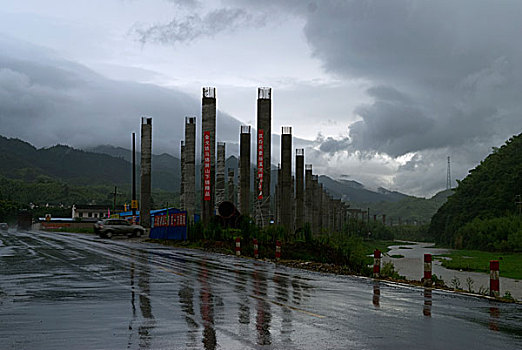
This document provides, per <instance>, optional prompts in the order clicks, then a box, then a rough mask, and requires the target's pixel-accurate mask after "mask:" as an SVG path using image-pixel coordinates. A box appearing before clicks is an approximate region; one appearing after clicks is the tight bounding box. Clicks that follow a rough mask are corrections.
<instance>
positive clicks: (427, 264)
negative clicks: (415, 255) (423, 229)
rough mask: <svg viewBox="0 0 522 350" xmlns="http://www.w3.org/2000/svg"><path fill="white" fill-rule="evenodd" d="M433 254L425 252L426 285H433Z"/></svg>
mask: <svg viewBox="0 0 522 350" xmlns="http://www.w3.org/2000/svg"><path fill="white" fill-rule="evenodd" d="M431 269H432V260H431V254H424V285H425V286H431Z"/></svg>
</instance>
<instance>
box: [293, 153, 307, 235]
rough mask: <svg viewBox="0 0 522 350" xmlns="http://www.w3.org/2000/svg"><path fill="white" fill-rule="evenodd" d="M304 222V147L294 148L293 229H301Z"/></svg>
mask: <svg viewBox="0 0 522 350" xmlns="http://www.w3.org/2000/svg"><path fill="white" fill-rule="evenodd" d="M304 222H305V206H304V149H303V148H298V149H296V150H295V229H296V231H299V230H302V229H303V225H304Z"/></svg>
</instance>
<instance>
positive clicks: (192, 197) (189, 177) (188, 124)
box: [183, 117, 196, 222]
mask: <svg viewBox="0 0 522 350" xmlns="http://www.w3.org/2000/svg"><path fill="white" fill-rule="evenodd" d="M184 158H185V165H184V167H183V169H184V175H183V179H184V184H183V200H184V204H185V210H186V211H187V218H188V220H189V221H190V222H192V221H193V220H194V212H195V210H196V117H186V118H185V152H184Z"/></svg>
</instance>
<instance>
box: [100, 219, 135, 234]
mask: <svg viewBox="0 0 522 350" xmlns="http://www.w3.org/2000/svg"><path fill="white" fill-rule="evenodd" d="M94 232H95V233H97V234H98V235H99V236H100V237H101V238H112V236H115V235H127V236H128V237H132V236H134V237H140V236H141V235H143V234H144V233H145V229H144V228H143V226H141V225H132V224H131V223H130V222H128V221H127V220H123V219H104V220H100V221H98V222H96V223H95V224H94Z"/></svg>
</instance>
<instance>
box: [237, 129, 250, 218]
mask: <svg viewBox="0 0 522 350" xmlns="http://www.w3.org/2000/svg"><path fill="white" fill-rule="evenodd" d="M250 133H251V128H250V125H242V126H241V134H240V138H239V212H240V213H241V214H243V215H245V216H250V143H251V138H250Z"/></svg>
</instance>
